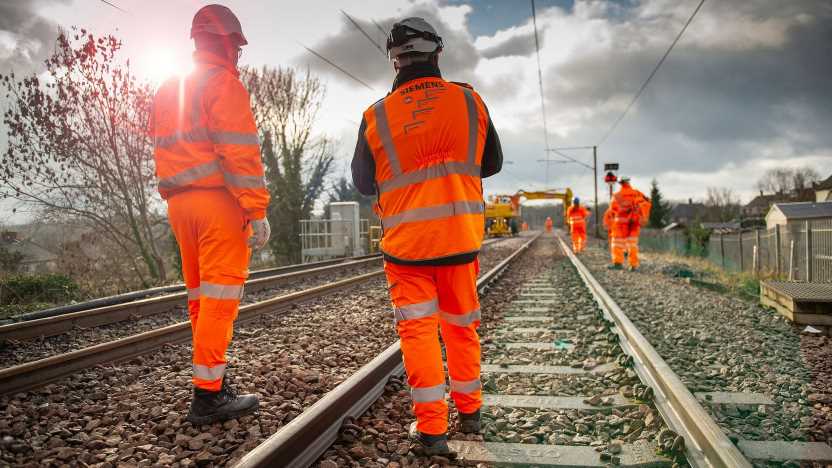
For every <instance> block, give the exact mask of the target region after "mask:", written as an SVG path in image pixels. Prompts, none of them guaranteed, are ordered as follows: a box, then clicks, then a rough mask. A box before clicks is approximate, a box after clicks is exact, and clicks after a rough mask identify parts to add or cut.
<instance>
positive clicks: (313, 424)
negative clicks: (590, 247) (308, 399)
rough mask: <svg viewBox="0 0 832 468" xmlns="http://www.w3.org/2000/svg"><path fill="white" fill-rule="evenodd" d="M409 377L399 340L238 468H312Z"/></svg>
mask: <svg viewBox="0 0 832 468" xmlns="http://www.w3.org/2000/svg"><path fill="white" fill-rule="evenodd" d="M539 237H540V233H538V234H536V235H535V236H534V237H532V238H531V239H530V240H529V241H528V242H525V243H524V244H523V245H522V246H520V248H518V249H517V250H516V251H514V252H513V253H512V254H511V255H509V256H508V257H506V258H505V259H503V261H501V262H500V263H499V264H498V265H497V266H495V267H494V268H492V269H491V270H489V271H488V272H487V273H485V274H484V275H482V276H481V277H480V278H479V280H477V290H478V291H479V292H480V293H482V292H485V291H486V290H487V288H488V286H489V285H490V284H492V282H493V281H494V280H496V279H497V278H499V277H500V276H501V275H502V274H503V273H504V272H505V271H506V269H507V267H508V266H509V265H510V264H511V263H512V261H514V260H515V259H517V258H518V257H519V256H520V254H522V253H523V252H525V251H526V250H528V248H529V247H530V246H531V244H532V242H534V241H535V240H537V239H538V238H539ZM403 373H404V367H403V364H402V355H401V343H400V342H399V341H398V340H397V341H396V342H395V343H393V344H392V345H390V346H389V347H388V348H387V349H385V350H384V351H382V352H381V354H379V355H378V356H376V357H375V358H374V359H373V360H371V361H370V362H369V363H367V364H365V365H364V366H362V367H361V368H360V369H359V370H358V371H357V372H356V373H354V374H353V375H351V376H350V377H349V378H347V380H345V381H344V382H342V383H341V384H339V385H338V386H337V387H335V388H334V389H332V390H331V391H329V392H328V393H327V394H326V395H324V396H323V397H322V398H321V399H320V400H318V401H317V402H315V403H314V404H313V405H312V406H311V407H309V408H308V409H307V410H306V411H304V412H303V413H301V414H300V415H298V417H296V418H295V419H293V420H292V421H291V422H290V423H289V424H287V425H285V426H283V427H282V428H280V429H279V430H278V431H277V432H276V433H274V434H272V435H271V436H270V437H269V438H268V439H266V440H265V441H264V442H263V443H262V444H260V445H258V446H257V447H255V448H254V449H253V450H251V451H250V452H248V453H247V454H246V455H245V456H244V457H243V458H242V459H241V460H240V461H239V462H238V463H237V465H235V468H255V467H257V468H260V467H275V466H280V467H292V468H305V467H307V466H310V465H311V464H313V463H314V462H315V460H317V459H318V458H319V457H320V456H321V455H323V454H324V452H326V450H327V449H328V448H329V447H330V446H331V445H332V443H333V442H335V440H336V439H337V437H338V432H339V430H340V429H341V425H342V424H343V421H344V419H345V418H347V417H353V418H357V417H359V416H360V415H361V414H363V413H364V412H365V411H367V409H368V408H369V407H370V406H371V405H372V404H373V403H374V402H375V401H376V400H377V399H378V398H379V397H380V396H381V395H382V393H383V392H384V386H385V385H386V384H387V381H388V380H389V379H390V378H391V377H393V376H396V375H401V374H403Z"/></svg>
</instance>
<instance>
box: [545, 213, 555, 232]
mask: <svg viewBox="0 0 832 468" xmlns="http://www.w3.org/2000/svg"><path fill="white" fill-rule="evenodd" d="M552 225H553V224H552V217H551V216H547V217H546V232H552Z"/></svg>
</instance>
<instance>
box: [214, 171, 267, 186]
mask: <svg viewBox="0 0 832 468" xmlns="http://www.w3.org/2000/svg"><path fill="white" fill-rule="evenodd" d="M222 175H223V177H225V182H226V183H227V184H228V185H230V186H232V187H236V188H263V187H265V186H266V180H265V179H264V178H263V176H249V175H240V174H232V173H231V172H223V173H222Z"/></svg>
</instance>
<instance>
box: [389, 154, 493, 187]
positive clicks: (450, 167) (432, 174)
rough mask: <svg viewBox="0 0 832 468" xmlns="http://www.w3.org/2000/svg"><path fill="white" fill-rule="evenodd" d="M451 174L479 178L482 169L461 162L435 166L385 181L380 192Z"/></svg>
mask: <svg viewBox="0 0 832 468" xmlns="http://www.w3.org/2000/svg"><path fill="white" fill-rule="evenodd" d="M450 174H460V175H467V176H474V177H479V176H480V167H479V166H477V165H476V164H469V163H463V162H459V161H449V162H445V163H440V164H435V165H433V166H429V167H425V168H423V169H418V170H415V171H412V172H405V173H404V174H402V175H399V176H396V177H393V178H392V179H389V180H385V181H384V182H381V183H380V184H379V190H380V191H381V193H385V192H389V191H391V190H396V189H399V188H402V187H406V186H408V185H411V184H418V183H421V182H425V181H426V180H430V179H438V178H439V177H445V176H447V175H450Z"/></svg>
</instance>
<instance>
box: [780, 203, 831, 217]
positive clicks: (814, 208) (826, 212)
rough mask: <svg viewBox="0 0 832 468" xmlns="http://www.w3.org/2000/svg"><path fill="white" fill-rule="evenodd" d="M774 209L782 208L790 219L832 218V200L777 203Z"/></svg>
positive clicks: (781, 210) (782, 211)
mask: <svg viewBox="0 0 832 468" xmlns="http://www.w3.org/2000/svg"><path fill="white" fill-rule="evenodd" d="M772 209H777V210H780V212H781V213H783V215H784V216H785V217H786V219H790V220H794V219H815V218H832V202H819V203H814V202H797V203H776V204H775V205H774V206H773V207H772Z"/></svg>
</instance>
